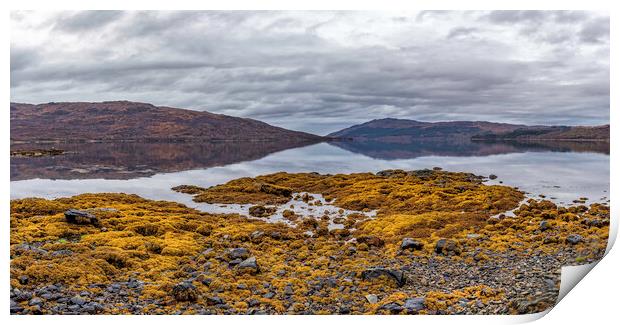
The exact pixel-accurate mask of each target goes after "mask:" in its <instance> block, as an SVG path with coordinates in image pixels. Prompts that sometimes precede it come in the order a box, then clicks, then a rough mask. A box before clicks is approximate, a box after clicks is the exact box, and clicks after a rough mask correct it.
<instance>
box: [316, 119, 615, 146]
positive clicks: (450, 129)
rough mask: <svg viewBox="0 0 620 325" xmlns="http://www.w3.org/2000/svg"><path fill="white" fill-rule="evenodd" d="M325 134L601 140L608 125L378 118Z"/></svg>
mask: <svg viewBox="0 0 620 325" xmlns="http://www.w3.org/2000/svg"><path fill="white" fill-rule="evenodd" d="M328 137H335V138H347V139H354V140H374V141H384V142H392V143H407V142H409V141H411V140H412V139H421V138H466V139H473V140H528V139H531V140H605V139H609V125H603V126H595V127H582V126H544V125H536V126H528V125H521V124H507V123H494V122H486V121H450V122H420V121H415V120H404V119H394V118H386V119H378V120H372V121H369V122H366V123H362V124H358V125H354V126H352V127H349V128H346V129H343V130H340V131H337V132H334V133H331V134H329V135H328Z"/></svg>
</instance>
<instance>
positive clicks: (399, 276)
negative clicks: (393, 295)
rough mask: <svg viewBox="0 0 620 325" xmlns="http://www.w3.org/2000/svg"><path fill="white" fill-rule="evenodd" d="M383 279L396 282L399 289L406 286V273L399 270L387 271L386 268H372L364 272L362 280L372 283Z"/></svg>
mask: <svg viewBox="0 0 620 325" xmlns="http://www.w3.org/2000/svg"><path fill="white" fill-rule="evenodd" d="M381 278H388V279H391V280H394V282H395V283H396V285H397V286H398V287H402V286H403V285H405V282H406V279H405V276H404V273H403V272H402V271H399V270H392V269H387V268H384V267H372V268H369V269H366V270H364V271H363V272H362V279H364V280H367V281H372V280H376V279H381Z"/></svg>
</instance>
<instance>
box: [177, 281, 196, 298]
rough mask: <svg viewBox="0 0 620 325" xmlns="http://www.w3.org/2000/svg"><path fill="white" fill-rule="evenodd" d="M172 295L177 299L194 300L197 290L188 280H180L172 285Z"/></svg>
mask: <svg viewBox="0 0 620 325" xmlns="http://www.w3.org/2000/svg"><path fill="white" fill-rule="evenodd" d="M172 296H173V297H174V299H175V300H177V301H196V300H197V299H198V290H197V289H196V287H195V286H194V285H193V284H191V283H189V282H181V283H178V284H176V285H175V286H174V287H172Z"/></svg>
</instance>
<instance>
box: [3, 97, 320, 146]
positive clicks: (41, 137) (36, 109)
mask: <svg viewBox="0 0 620 325" xmlns="http://www.w3.org/2000/svg"><path fill="white" fill-rule="evenodd" d="M46 140H47V141H68V140H69V141H82V140H103V141H105V140H112V141H114V140H123V141H126V140H149V141H270V140H278V141H289V142H319V141H322V140H323V138H322V137H320V136H317V135H313V134H308V133H304V132H298V131H291V130H287V129H283V128H280V127H275V126H272V125H269V124H267V123H264V122H261V121H257V120H253V119H249V118H240V117H232V116H227V115H221V114H213V113H209V112H200V111H194V110H187V109H180V108H172V107H159V106H154V105H151V104H147V103H138V102H130V101H109V102H99V103H89V102H65V103H53V102H52V103H47V104H38V105H33V104H20V103H11V141H14V142H29V141H46Z"/></svg>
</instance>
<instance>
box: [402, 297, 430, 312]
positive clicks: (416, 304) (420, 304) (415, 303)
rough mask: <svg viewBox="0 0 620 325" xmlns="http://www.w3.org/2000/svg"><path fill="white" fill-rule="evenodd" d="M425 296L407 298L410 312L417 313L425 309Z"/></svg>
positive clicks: (406, 304)
mask: <svg viewBox="0 0 620 325" xmlns="http://www.w3.org/2000/svg"><path fill="white" fill-rule="evenodd" d="M425 300H426V299H424V298H409V299H406V300H405V305H404V307H405V309H406V310H407V312H408V313H417V312H419V311H420V310H422V309H424V301H425Z"/></svg>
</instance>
